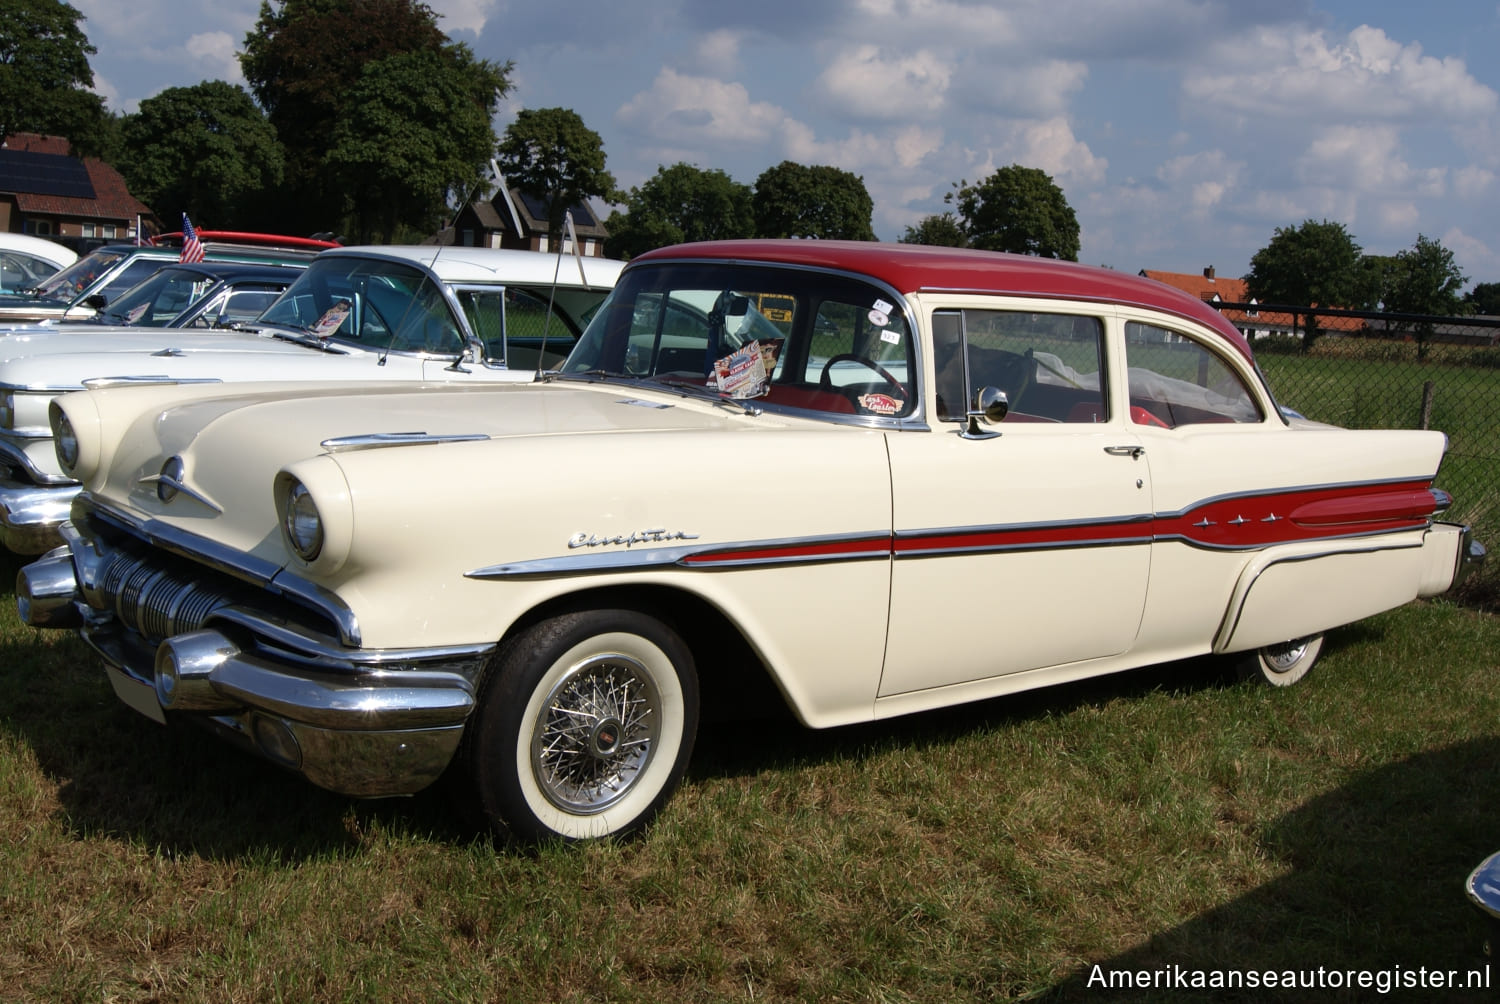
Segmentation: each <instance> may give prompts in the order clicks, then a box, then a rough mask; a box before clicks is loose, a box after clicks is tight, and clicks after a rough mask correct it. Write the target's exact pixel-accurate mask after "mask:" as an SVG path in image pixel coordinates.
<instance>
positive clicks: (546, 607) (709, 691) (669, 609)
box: [500, 584, 796, 721]
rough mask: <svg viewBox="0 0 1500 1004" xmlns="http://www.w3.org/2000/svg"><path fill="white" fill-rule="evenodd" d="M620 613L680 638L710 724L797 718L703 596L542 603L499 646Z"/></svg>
mask: <svg viewBox="0 0 1500 1004" xmlns="http://www.w3.org/2000/svg"><path fill="white" fill-rule="evenodd" d="M601 609H620V610H634V611H636V612H637V613H641V614H645V615H646V616H649V617H654V618H656V619H657V620H659V621H661V622H662V623H663V624H665V625H666V626H667V627H669V628H671V629H672V630H673V631H674V632H676V633H677V635H678V636H679V637H680V638H682V640H683V642H684V643H685V644H686V645H687V647H688V651H689V652H691V653H692V656H693V664H694V666H695V668H696V670H697V674H698V687H699V696H700V701H701V704H702V709H701V713H702V717H703V718H704V720H707V721H715V720H718V721H723V720H732V719H733V720H737V719H745V718H760V717H778V718H779V717H785V716H789V715H794V714H795V713H796V709H795V708H794V707H793V705H792V702H791V701H790V700H789V699H788V697H787V695H786V694H785V693H784V692H783V690H782V689H781V687H780V686H779V684H778V683H777V679H776V675H775V673H774V672H772V670H771V668H770V667H769V666H767V665H766V663H765V661H764V660H763V659H762V658H761V657H760V655H759V654H758V653H757V652H756V650H755V648H754V646H753V645H751V643H750V640H749V638H748V637H747V636H746V635H745V633H744V631H742V630H741V629H740V627H739V625H738V624H736V623H735V622H734V621H733V620H732V619H731V618H730V617H729V616H728V615H727V614H725V613H724V612H723V611H722V610H721V609H719V608H718V607H717V606H715V605H714V604H713V603H711V602H710V601H709V600H707V599H705V598H704V597H702V596H700V595H698V594H696V593H693V592H689V591H688V590H685V589H675V588H672V587H671V586H665V585H656V584H631V585H606V586H596V587H593V588H588V589H582V590H578V591H576V592H572V593H566V594H563V595H560V596H554V597H552V598H550V599H547V600H544V601H543V602H541V603H539V604H537V605H536V606H534V607H532V608H531V609H529V610H527V611H526V612H525V613H524V614H523V615H521V616H520V617H518V618H517V619H516V620H515V622H514V623H512V624H511V625H510V627H509V628H508V629H507V630H506V632H505V634H504V636H502V637H501V639H500V647H501V648H504V647H505V645H506V644H507V643H508V642H509V641H510V640H511V639H512V638H514V637H516V636H517V635H519V634H521V633H522V632H524V631H526V630H527V629H528V628H529V627H531V626H532V625H533V624H536V623H538V622H539V621H543V620H546V619H548V618H551V617H556V616H559V615H561V614H568V613H576V612H580V611H584V610H601Z"/></svg>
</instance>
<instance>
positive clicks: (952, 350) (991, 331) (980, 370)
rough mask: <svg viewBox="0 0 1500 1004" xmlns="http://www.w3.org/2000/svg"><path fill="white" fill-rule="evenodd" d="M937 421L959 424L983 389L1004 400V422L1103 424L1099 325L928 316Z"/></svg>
mask: <svg viewBox="0 0 1500 1004" xmlns="http://www.w3.org/2000/svg"><path fill="white" fill-rule="evenodd" d="M932 329H933V351H934V354H935V356H936V358H935V360H934V365H935V367H936V373H937V393H938V403H937V415H938V420H939V421H947V422H956V421H959V420H961V419H962V418H963V416H964V412H965V411H966V409H967V402H969V401H971V400H972V399H973V397H974V393H975V392H976V391H977V390H979V389H980V388H983V387H987V386H988V387H997V388H999V389H1000V390H1002V391H1004V392H1005V395H1006V397H1007V398H1008V399H1009V401H1010V413H1009V414H1008V415H1006V417H1005V421H1006V422H1007V423H1011V422H1016V423H1019V422H1102V421H1105V420H1106V419H1107V418H1108V417H1109V412H1108V409H1107V407H1106V403H1105V402H1106V397H1105V392H1104V391H1105V388H1104V381H1103V377H1102V370H1103V362H1104V324H1103V323H1102V322H1101V321H1100V320H1099V318H1097V317H1088V316H1084V315H1077V314H1046V313H1030V312H1026V311H1014V310H954V311H938V312H936V313H935V314H934V315H933V324H932Z"/></svg>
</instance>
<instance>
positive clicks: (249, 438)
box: [61, 383, 818, 562]
mask: <svg viewBox="0 0 1500 1004" xmlns="http://www.w3.org/2000/svg"><path fill="white" fill-rule="evenodd" d="M61 400H62V401H63V402H65V403H66V404H67V407H68V409H69V416H70V420H71V421H72V422H73V424H74V426H75V428H79V429H80V431H81V432H83V431H87V433H88V434H89V435H94V436H98V437H99V439H100V442H101V444H102V446H103V448H102V450H101V458H102V467H103V469H102V470H100V471H96V472H93V473H92V474H91V475H90V476H89V477H88V479H87V481H86V483H85V487H86V488H87V489H88V490H89V491H90V492H91V493H93V494H94V495H96V496H98V497H100V498H101V499H102V500H104V501H106V502H107V503H110V504H112V505H115V506H120V507H123V508H125V509H127V510H129V511H131V512H132V513H133V514H134V515H135V516H136V517H143V518H151V519H159V520H162V521H164V522H167V523H172V524H176V525H178V526H180V527H181V528H182V529H185V530H189V531H191V532H193V533H198V534H207V535H209V536H212V537H213V538H214V539H216V540H218V541H219V542H221V543H224V544H228V545H230V546H232V547H235V548H238V549H241V550H244V551H247V552H251V553H254V554H258V555H260V556H261V557H263V558H266V559H268V560H272V561H278V562H279V561H280V560H281V558H282V557H283V556H284V555H283V553H282V551H281V547H280V542H279V536H278V535H277V531H276V525H277V523H276V516H275V511H274V500H273V498H272V491H271V485H272V482H273V480H274V478H275V476H276V474H277V473H278V472H279V471H281V470H282V469H283V468H285V467H288V466H289V465H292V464H295V463H297V462H298V461H302V460H305V459H307V458H315V457H319V456H323V455H326V454H328V453H330V452H333V453H334V455H335V457H336V458H337V457H341V456H349V455H350V454H351V453H353V454H358V453H364V452H368V451H367V450H359V449H355V448H351V447H345V446H341V445H340V444H339V443H338V441H340V440H346V441H347V440H352V439H355V438H358V437H379V436H403V437H412V436H413V434H425V437H426V438H425V440H415V441H412V442H408V443H405V444H403V445H395V446H391V447H389V448H388V450H382V451H381V452H382V454H385V453H393V452H395V451H399V457H398V459H400V460H401V462H402V463H403V464H413V463H417V462H418V461H419V460H420V461H421V462H422V463H426V462H429V461H430V460H431V459H432V456H433V455H434V454H437V453H438V451H441V454H440V456H441V457H442V461H441V464H440V466H442V467H443V469H444V470H445V471H447V472H449V473H451V474H452V475H453V476H455V477H460V478H461V477H462V476H464V474H465V472H466V471H468V470H471V469H479V468H481V467H490V468H492V467H493V465H494V464H495V463H497V460H496V456H495V454H494V453H492V452H491V453H488V454H487V456H486V457H484V458H483V459H481V458H480V454H479V453H476V452H474V448H476V447H479V448H483V447H484V444H486V443H488V444H490V446H491V447H493V444H494V441H496V440H507V439H511V440H514V439H520V440H529V441H531V442H533V443H534V442H538V441H541V440H545V441H546V442H547V443H549V444H551V445H549V446H548V447H547V449H549V450H559V449H563V448H565V445H566V443H567V442H568V441H569V440H571V441H574V442H577V441H579V440H580V439H582V438H587V439H589V440H591V441H592V442H594V443H597V440H598V437H599V436H601V435H622V436H625V437H629V434H632V433H644V434H650V433H656V432H686V433H692V432H696V431H703V430H709V429H721V428H724V427H733V426H735V425H736V424H744V425H745V427H751V426H753V427H755V428H765V427H769V426H777V427H786V426H789V425H797V426H804V425H814V424H818V423H810V422H807V421H805V420H800V419H791V418H784V417H779V416H771V415H765V414H762V415H757V416H754V417H749V416H746V415H745V414H744V413H743V412H741V411H740V410H739V409H738V408H734V407H727V406H721V405H718V404H717V403H715V402H713V401H708V400H703V399H697V398H692V399H690V398H679V397H676V396H674V395H663V394H660V393H654V392H647V393H642V394H640V395H637V394H635V393H633V392H632V391H631V390H630V389H629V388H622V387H620V386H619V385H613V386H609V385H580V384H561V383H547V384H521V383H510V384H486V385H478V386H476V385H461V386H454V385H445V384H428V383H414V384H401V385H391V384H385V385H376V384H369V383H361V384H350V383H341V384H337V385H334V384H322V385H313V386H309V385H308V384H282V385H270V384H258V385H255V386H254V387H253V388H251V387H249V386H247V385H239V386H236V385H233V384H225V385H215V386H204V385H198V386H181V385H178V386H163V387H115V388H108V389H104V390H99V391H95V392H92V393H88V394H84V395H68V396H66V397H64V398H62V399H61ZM443 440H446V441H443ZM455 440H457V441H455ZM366 441H368V440H366ZM636 442H638V440H636ZM346 451H347V452H346ZM481 452H483V451H482V450H481ZM424 454H425V456H423V455H424ZM171 457H180V458H181V459H182V461H183V462H184V465H185V470H186V475H185V479H184V480H185V483H186V484H187V485H188V486H189V487H190V488H191V490H192V493H193V496H192V499H190V500H188V501H182V500H178V501H176V502H173V503H171V504H163V503H161V502H160V501H159V500H158V499H157V498H156V495H155V489H154V482H153V481H152V480H150V479H154V478H155V477H156V476H157V475H159V474H160V472H161V470H162V467H163V464H164V463H165V462H166V461H167V459H168V458H171ZM448 480H450V481H451V479H448ZM452 487H453V485H452V484H449V485H447V486H446V487H445V489H444V490H451V489H452ZM200 503H201V504H200ZM214 510H217V512H215V511H214ZM205 520H211V521H212V525H211V526H210V525H209V524H207V523H205Z"/></svg>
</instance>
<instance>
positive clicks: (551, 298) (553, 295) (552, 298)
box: [533, 209, 594, 382]
mask: <svg viewBox="0 0 1500 1004" xmlns="http://www.w3.org/2000/svg"><path fill="white" fill-rule="evenodd" d="M570 242H571V243H572V245H573V258H574V259H575V260H576V261H577V262H578V278H579V279H580V280H581V281H582V282H583V288H584V289H586V290H588V291H589V292H593V289H594V287H592V286H590V285H589V277H588V275H587V274H586V273H585V272H584V270H583V255H582V253H580V252H579V250H578V231H577V230H574V229H573V211H572V210H571V209H570V210H568V211H567V212H565V213H563V239H562V243H560V244H558V246H557V263H556V264H555V265H554V266H553V267H552V288H551V289H550V290H548V291H547V316H546V317H544V318H542V344H541V347H540V348H538V349H537V350H536V376H535V377H534V378H533V382H537V381H540V380H541V379H542V360H544V359H546V357H547V331H548V329H550V328H551V327H552V305H553V303H555V302H556V300H557V280H558V277H559V276H560V275H561V274H562V260H563V254H564V250H563V249H564V248H566V247H567V245H568V244H569V243H570Z"/></svg>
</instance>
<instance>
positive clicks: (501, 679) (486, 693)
mask: <svg viewBox="0 0 1500 1004" xmlns="http://www.w3.org/2000/svg"><path fill="white" fill-rule="evenodd" d="M697 729H698V678H697V673H696V671H695V669H694V667H693V659H692V655H691V653H690V652H689V651H688V648H687V646H686V645H685V644H684V643H683V641H682V639H681V638H679V637H678V636H677V634H676V633H675V632H673V631H672V630H671V629H670V628H668V627H667V626H666V625H664V624H662V623H661V622H660V621H658V620H656V619H654V618H652V617H648V616H646V615H644V614H641V613H638V612H636V611H632V610H591V611H582V612H578V613H570V614H563V615H561V616H558V617H553V618H550V619H548V620H544V621H542V622H540V623H538V624H536V625H534V626H532V627H531V628H529V629H527V630H526V631H523V632H521V634H519V635H518V636H517V637H515V638H514V639H512V640H511V641H509V642H507V643H506V645H505V647H504V648H503V649H502V650H501V651H500V652H499V653H498V654H497V656H496V659H495V662H494V664H493V665H492V667H491V668H490V671H489V673H488V674H487V676H486V679H485V682H484V684H483V686H482V687H481V689H480V694H479V699H478V702H477V704H476V707H475V711H474V716H473V718H472V719H471V720H470V723H469V725H468V727H467V729H466V730H465V737H464V748H463V751H462V753H461V757H462V763H461V766H462V769H463V771H464V775H465V776H466V778H467V780H468V782H469V784H470V787H471V792H472V796H473V798H474V800H475V802H476V804H477V806H478V808H479V810H480V812H481V814H482V816H483V818H484V819H485V821H486V822H487V823H488V824H489V825H491V826H492V827H498V828H504V829H505V830H508V831H509V832H510V833H512V834H514V835H515V836H516V837H518V838H520V839H521V840H524V841H528V842H535V841H541V840H547V839H551V838H562V839H564V840H585V839H592V838H598V837H609V836H623V835H625V834H629V833H632V832H634V831H636V830H639V829H640V828H641V827H643V826H645V825H646V824H647V823H648V822H650V821H651V819H652V817H654V816H655V815H656V813H657V812H658V811H659V810H660V809H661V807H662V805H663V804H664V803H665V802H666V800H667V799H668V798H669V797H670V796H671V794H672V792H673V791H674V790H675V789H676V787H677V784H678V782H679V781H681V779H682V774H683V771H684V770H685V769H686V767H687V761H688V757H689V755H690V754H691V753H692V748H693V740H694V738H695V737H696V734H697Z"/></svg>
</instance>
